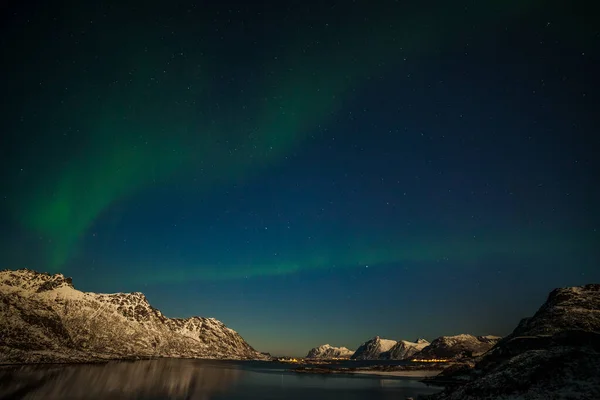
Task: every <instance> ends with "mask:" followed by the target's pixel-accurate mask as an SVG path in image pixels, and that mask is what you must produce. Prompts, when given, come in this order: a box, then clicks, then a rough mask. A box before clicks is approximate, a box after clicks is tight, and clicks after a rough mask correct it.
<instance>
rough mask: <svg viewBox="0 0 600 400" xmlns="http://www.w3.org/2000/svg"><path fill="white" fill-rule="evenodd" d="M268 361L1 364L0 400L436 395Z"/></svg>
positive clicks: (413, 382) (414, 384)
mask: <svg viewBox="0 0 600 400" xmlns="http://www.w3.org/2000/svg"><path fill="white" fill-rule="evenodd" d="M289 368H290V367H289V366H287V365H282V364H278V363H267V362H229V361H200V360H176V359H162V360H148V361H135V362H114V363H108V364H99V365H53V366H21V367H3V368H0V398H1V399H49V400H50V399H148V400H150V399H152V400H159V399H203V400H208V399H214V400H232V399H292V400H293V399H310V400H321V399H356V400H358V399H396V400H398V399H399V400H403V399H405V398H406V397H416V396H418V395H419V394H431V393H435V392H436V391H438V390H439V389H437V388H433V387H427V386H426V385H424V384H422V383H420V382H418V380H417V379H408V378H395V377H393V378H388V377H385V378H383V377H373V376H366V377H362V376H348V375H346V376H344V375H335V376H331V375H301V374H296V373H294V372H291V371H289Z"/></svg>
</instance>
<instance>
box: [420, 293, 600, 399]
mask: <svg viewBox="0 0 600 400" xmlns="http://www.w3.org/2000/svg"><path fill="white" fill-rule="evenodd" d="M429 381H430V382H431V383H436V382H437V383H441V384H444V385H447V389H446V390H445V391H444V392H442V393H440V394H436V395H433V396H430V397H429V398H430V399H432V400H433V399H435V400H459V399H460V400H471V399H472V400H474V399H503V400H508V399H514V400H517V399H530V400H537V399H540V400H541V399H580V400H587V399H589V400H592V399H600V285H596V284H592V285H586V286H581V287H572V288H562V289H556V290H554V291H552V292H551V293H550V295H549V297H548V300H547V301H546V302H545V303H544V305H542V307H540V309H539V310H538V312H537V313H536V314H535V315H534V316H533V317H531V318H528V319H525V320H523V321H521V323H519V325H518V326H517V328H515V330H514V331H513V333H512V334H510V335H509V336H507V337H506V338H504V339H502V340H500V342H498V344H497V345H496V346H494V348H492V349H491V350H490V351H489V352H488V353H486V354H485V355H484V356H483V357H481V358H480V359H479V361H478V362H477V363H476V364H475V365H473V366H472V367H471V366H470V365H466V364H465V365H463V366H461V367H453V369H449V370H446V371H444V372H443V373H441V374H440V375H439V376H438V377H435V378H433V379H430V380H429Z"/></svg>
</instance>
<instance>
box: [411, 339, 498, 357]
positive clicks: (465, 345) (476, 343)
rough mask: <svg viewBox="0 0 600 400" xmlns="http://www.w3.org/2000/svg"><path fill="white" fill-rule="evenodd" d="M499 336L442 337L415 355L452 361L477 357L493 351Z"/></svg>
mask: <svg viewBox="0 0 600 400" xmlns="http://www.w3.org/2000/svg"><path fill="white" fill-rule="evenodd" d="M500 339H501V337H499V336H473V335H466V334H462V335H456V336H441V337H439V338H437V339H435V340H434V341H433V342H431V344H429V345H428V346H427V347H425V348H423V349H422V350H421V351H420V352H418V353H416V354H414V355H413V358H417V359H434V358H437V359H450V358H456V357H461V356H467V357H476V356H480V355H482V354H483V353H485V352H486V351H488V350H489V349H491V348H492V347H493V346H494V345H495V344H496V343H498V341H499V340H500Z"/></svg>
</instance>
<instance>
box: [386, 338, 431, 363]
mask: <svg viewBox="0 0 600 400" xmlns="http://www.w3.org/2000/svg"><path fill="white" fill-rule="evenodd" d="M427 346H429V342H428V341H427V340H425V339H417V341H416V342H409V341H408V340H400V341H398V342H397V343H396V344H395V345H394V347H392V348H391V349H390V350H388V351H386V352H384V353H382V354H381V355H380V357H379V358H381V359H384V360H406V359H409V358H411V357H412V356H413V355H414V354H416V353H418V352H420V351H421V350H423V349H424V348H425V347H427Z"/></svg>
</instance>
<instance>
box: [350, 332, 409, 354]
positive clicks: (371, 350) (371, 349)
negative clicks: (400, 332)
mask: <svg viewBox="0 0 600 400" xmlns="http://www.w3.org/2000/svg"><path fill="white" fill-rule="evenodd" d="M396 343H398V342H396V341H395V340H389V339H382V338H380V337H379V336H375V337H374V338H373V339H371V340H368V341H366V342H364V343H363V344H361V345H360V346H359V347H358V349H357V350H356V352H354V354H353V355H352V359H354V360H377V359H379V358H380V356H381V354H382V353H385V352H387V351H389V350H391V349H392V347H394V346H395V345H396Z"/></svg>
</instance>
